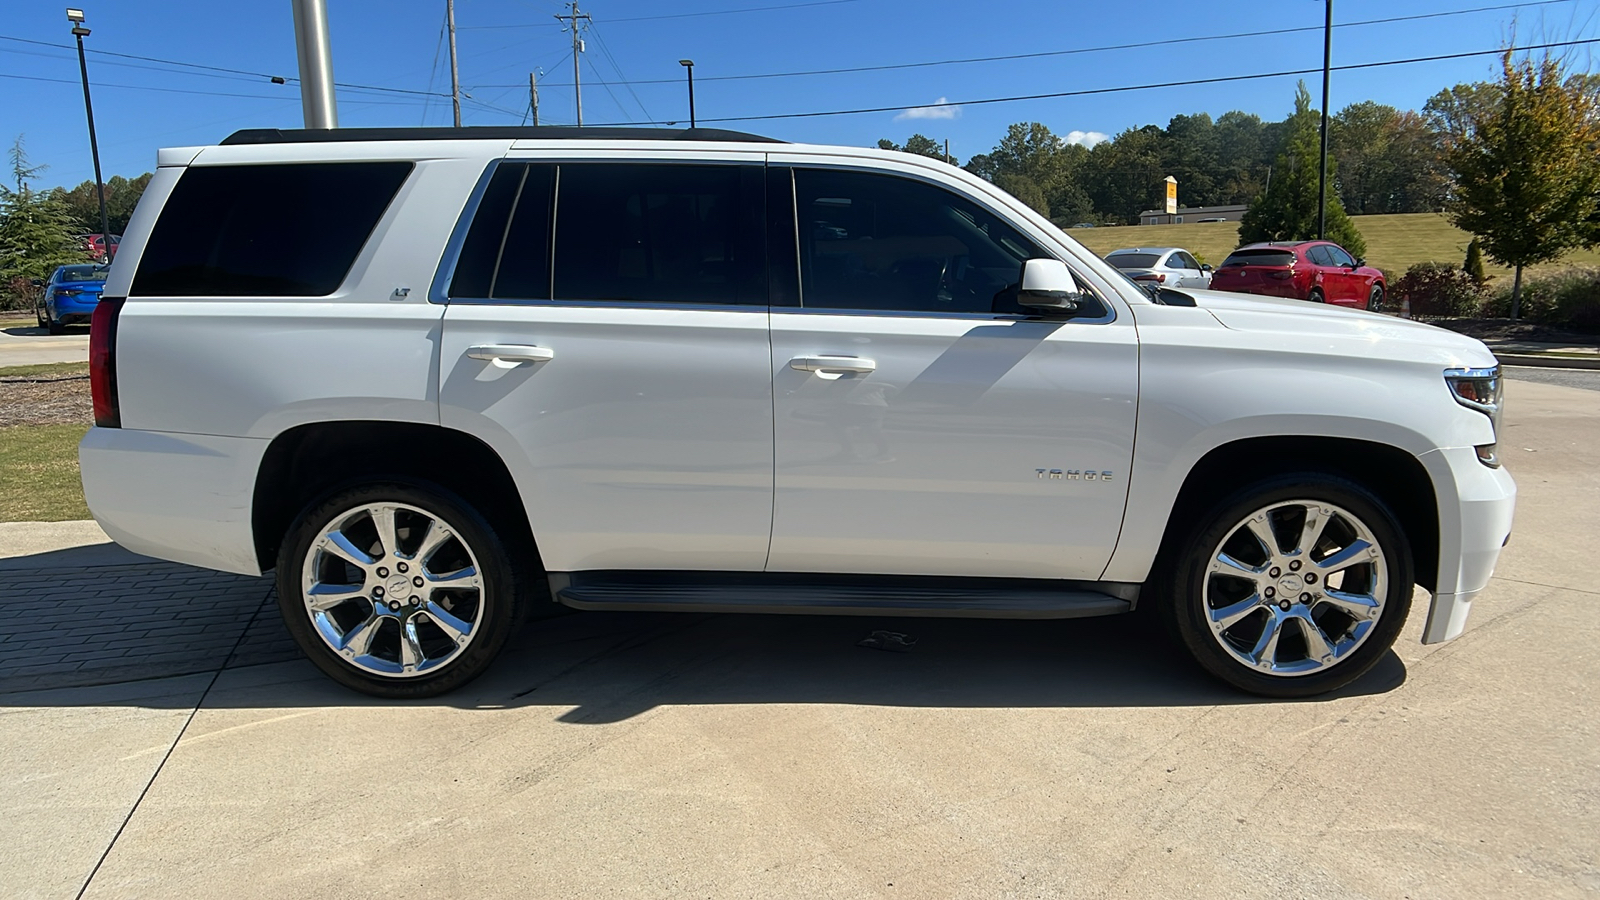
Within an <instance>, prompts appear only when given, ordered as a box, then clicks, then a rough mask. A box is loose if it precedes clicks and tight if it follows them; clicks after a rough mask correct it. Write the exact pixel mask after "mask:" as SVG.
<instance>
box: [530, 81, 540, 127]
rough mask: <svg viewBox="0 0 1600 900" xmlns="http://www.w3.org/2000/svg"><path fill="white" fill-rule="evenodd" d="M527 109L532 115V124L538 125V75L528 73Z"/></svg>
mask: <svg viewBox="0 0 1600 900" xmlns="http://www.w3.org/2000/svg"><path fill="white" fill-rule="evenodd" d="M528 109H529V110H530V111H532V113H533V124H534V125H538V124H539V73H538V72H529V73H528Z"/></svg>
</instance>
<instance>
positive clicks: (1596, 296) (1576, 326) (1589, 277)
mask: <svg viewBox="0 0 1600 900" xmlns="http://www.w3.org/2000/svg"><path fill="white" fill-rule="evenodd" d="M1519 311H1520V312H1521V314H1522V318H1524V319H1527V320H1528V321H1530V322H1538V323H1540V324H1543V325H1555V326H1560V327H1563V328H1571V329H1573V330H1575V331H1591V332H1600V268H1596V267H1592V266H1575V267H1573V268H1570V269H1562V270H1559V271H1556V272H1551V273H1549V274H1547V275H1541V276H1539V277H1537V278H1525V279H1524V280H1523V282H1522V308H1521V309H1520V310H1519ZM1484 315H1487V316H1492V317H1496V318H1504V317H1506V316H1509V315H1511V284H1510V283H1509V282H1507V283H1504V284H1501V285H1500V286H1498V287H1497V288H1496V289H1495V291H1494V294H1493V296H1491V297H1490V298H1489V299H1488V301H1487V302H1486V303H1485V304H1484Z"/></svg>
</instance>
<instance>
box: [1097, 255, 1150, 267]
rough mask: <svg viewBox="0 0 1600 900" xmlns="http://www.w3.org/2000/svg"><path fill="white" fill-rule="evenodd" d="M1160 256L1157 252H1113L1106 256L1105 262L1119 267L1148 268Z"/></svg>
mask: <svg viewBox="0 0 1600 900" xmlns="http://www.w3.org/2000/svg"><path fill="white" fill-rule="evenodd" d="M1160 258H1161V254H1159V253H1113V254H1111V255H1110V256H1108V257H1106V262H1108V263H1111V264H1112V265H1113V266H1116V267H1117V268H1119V269H1148V268H1151V267H1152V266H1154V265H1155V264H1156V260H1158V259H1160Z"/></svg>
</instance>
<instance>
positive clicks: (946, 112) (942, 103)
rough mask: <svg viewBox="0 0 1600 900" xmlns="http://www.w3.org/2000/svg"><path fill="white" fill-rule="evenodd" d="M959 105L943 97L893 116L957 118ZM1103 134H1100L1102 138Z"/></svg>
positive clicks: (903, 117)
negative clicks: (936, 101)
mask: <svg viewBox="0 0 1600 900" xmlns="http://www.w3.org/2000/svg"><path fill="white" fill-rule="evenodd" d="M960 117H961V107H959V106H957V105H955V104H953V103H951V102H950V101H949V100H947V99H946V98H944V97H940V98H939V102H938V103H935V104H933V105H932V106H915V107H912V108H911V109H908V110H906V111H905V112H903V113H901V114H899V115H897V116H895V117H894V120H895V121H896V122H898V121H900V120H901V119H959V118H960ZM1103 137H1104V136H1102V139H1103Z"/></svg>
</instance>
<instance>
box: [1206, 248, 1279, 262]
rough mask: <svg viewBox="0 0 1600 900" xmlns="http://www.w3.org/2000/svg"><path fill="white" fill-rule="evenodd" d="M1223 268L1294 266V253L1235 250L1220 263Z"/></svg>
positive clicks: (1267, 250)
mask: <svg viewBox="0 0 1600 900" xmlns="http://www.w3.org/2000/svg"><path fill="white" fill-rule="evenodd" d="M1222 264H1223V265H1224V266H1288V265H1293V264H1294V253H1293V252H1292V251H1289V250H1277V249H1271V250H1269V249H1265V248H1263V249H1260V250H1235V251H1233V252H1232V253H1230V254H1228V258H1227V259H1225V260H1223V261H1222Z"/></svg>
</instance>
